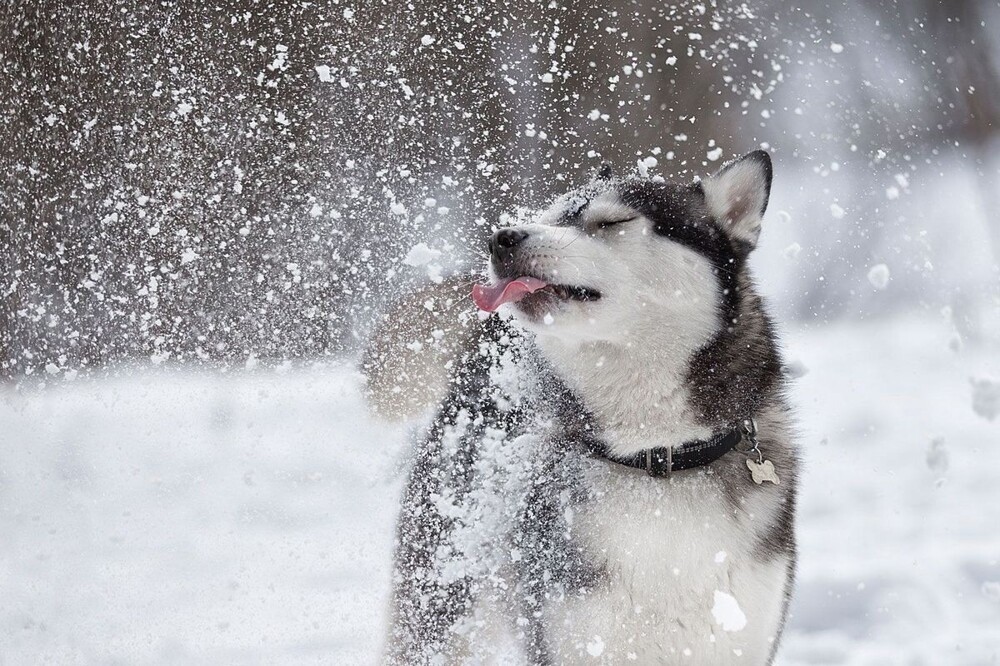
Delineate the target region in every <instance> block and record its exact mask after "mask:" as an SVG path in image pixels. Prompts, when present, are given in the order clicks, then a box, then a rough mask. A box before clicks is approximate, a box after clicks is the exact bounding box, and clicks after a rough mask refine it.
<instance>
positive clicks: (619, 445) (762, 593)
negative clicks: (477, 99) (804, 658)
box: [369, 151, 798, 665]
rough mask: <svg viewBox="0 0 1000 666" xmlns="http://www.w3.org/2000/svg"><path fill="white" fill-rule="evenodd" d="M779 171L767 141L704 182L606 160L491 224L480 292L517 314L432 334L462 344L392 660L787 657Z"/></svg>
mask: <svg viewBox="0 0 1000 666" xmlns="http://www.w3.org/2000/svg"><path fill="white" fill-rule="evenodd" d="M770 187H771V160H770V157H769V156H768V154H767V153H765V152H763V151H757V152H752V153H750V154H748V155H746V156H744V157H743V158H741V159H739V160H736V161H734V162H732V163H729V164H727V165H726V166H724V167H723V168H722V169H721V170H720V171H719V172H718V173H716V174H715V175H714V176H712V177H710V178H707V179H705V180H703V181H700V182H696V183H694V184H689V185H678V184H669V183H664V182H662V181H659V182H658V181H655V180H650V179H639V178H626V179H615V178H613V177H612V176H611V174H610V171H609V170H607V169H602V170H601V172H600V173H598V174H597V176H596V177H595V179H594V180H593V181H592V182H591V183H589V184H587V185H586V186H584V187H582V188H580V189H577V190H575V191H572V192H570V193H568V194H566V195H564V196H562V197H560V198H559V199H557V200H556V201H555V202H554V203H553V204H552V205H551V206H550V207H549V208H548V209H547V210H545V211H544V212H542V213H541V214H539V215H537V217H535V218H534V219H532V220H531V221H530V223H528V224H523V225H520V226H513V227H507V228H503V229H500V230H499V231H497V232H496V233H494V234H493V236H492V238H491V239H490V241H489V252H490V266H489V273H490V279H491V284H489V285H477V286H476V287H475V288H474V290H473V298H474V300H475V303H476V305H477V306H478V308H479V309H480V310H481V311H484V312H491V311H494V310H499V315H500V316H498V315H492V316H485V315H481V316H479V317H476V316H475V315H474V314H473V313H471V312H469V313H465V314H464V315H462V317H460V318H461V319H462V323H461V324H457V325H454V326H450V327H449V326H448V325H443V326H442V328H441V330H437V331H435V332H436V333H437V334H438V335H437V337H438V338H440V337H441V334H442V332H444V333H447V330H449V329H450V330H454V331H460V332H462V334H463V335H464V340H465V344H464V347H462V348H460V349H459V347H457V346H456V347H454V349H458V351H453V352H451V353H450V359H449V360H447V361H441V360H440V359H438V361H437V362H436V363H435V364H434V365H437V366H439V367H445V366H448V367H450V370H451V372H450V375H449V377H450V379H449V380H448V383H447V386H446V388H445V395H444V398H443V400H442V402H441V404H440V407H439V409H438V411H437V413H436V416H435V417H434V419H433V421H432V422H431V424H430V427H429V430H428V432H427V433H426V435H425V436H424V437H423V438H422V439H421V440H420V441H419V442H418V446H417V449H418V450H417V456H416V459H415V461H414V463H413V467H412V469H411V471H410V476H409V482H408V485H407V488H406V491H405V494H404V498H403V503H402V511H401V514H400V518H399V523H398V541H397V550H396V556H395V568H394V574H393V586H394V591H393V606H392V618H391V627H390V632H389V636H388V640H387V645H386V649H385V661H386V662H387V663H390V664H424V663H433V664H445V663H530V664H563V663H567V664H572V663H608V664H618V663H629V662H633V663H639V664H704V665H718V664H753V665H757V664H770V663H771V662H772V660H773V658H774V654H775V651H776V649H777V645H778V639H779V637H780V636H781V632H782V628H783V625H784V621H785V615H786V611H787V607H788V601H789V596H790V592H791V588H792V582H793V577H794V568H795V552H796V551H795V537H794V512H795V493H796V477H797V467H798V462H797V457H796V449H795V445H794V442H793V432H792V418H791V415H790V411H789V407H788V405H787V404H786V400H785V396H784V393H785V392H784V377H783V374H782V365H781V359H780V356H779V351H778V348H777V344H776V340H775V333H774V327H773V325H772V323H771V320H770V319H769V317H768V315H767V314H766V313H765V311H764V307H763V303H762V302H761V299H760V297H759V296H758V295H757V294H756V293H755V291H754V287H753V282H752V279H751V276H750V271H749V268H748V265H747V258H748V255H749V254H750V252H751V251H752V250H753V249H754V246H755V245H756V243H757V238H758V236H759V234H760V228H761V220H762V217H763V214H764V210H765V208H766V207H767V202H768V197H769V194H770ZM458 284H459V283H457V282H456V283H452V284H445V285H442V286H439V287H436V288H435V289H436V290H437V298H439V299H440V300H442V302H445V301H446V302H447V303H446V305H447V306H448V307H447V308H445V310H446V311H449V312H451V313H452V316H453V317H454V316H455V315H454V308H453V305H454V303H456V302H459V303H460V302H461V296H462V295H463V294H460V293H459V292H458V289H459V286H458ZM417 300H419V299H417ZM425 305H426V304H425ZM449 308H450V309H449ZM411 309H412V310H413V311H414V312H416V311H417V308H411ZM432 309H434V308H433V307H431V308H427V307H424V308H419V311H420V312H429V311H430V310H432ZM417 316H422V315H417ZM417 328H421V327H417ZM422 328H423V329H426V328H428V326H427V325H424V326H422ZM401 335H402V334H401ZM427 342H433V336H432V337H430V338H428V339H427ZM412 346H413V345H412V344H411V347H412ZM385 355H386V352H385V350H383V357H384V356H385ZM389 355H391V354H389ZM377 360H378V359H374V360H372V363H370V364H369V365H371V364H373V363H374V362H375V361H377ZM438 374H441V373H440V372H438ZM412 380H413V377H410V381H412ZM382 384H383V385H384V384H385V381H384V380H383V381H382ZM405 390H407V391H409V390H411V389H405ZM428 392H429V393H430V394H431V395H435V393H434V391H433V390H432V389H428Z"/></svg>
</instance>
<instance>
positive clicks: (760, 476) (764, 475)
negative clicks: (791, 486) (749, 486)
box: [747, 458, 781, 486]
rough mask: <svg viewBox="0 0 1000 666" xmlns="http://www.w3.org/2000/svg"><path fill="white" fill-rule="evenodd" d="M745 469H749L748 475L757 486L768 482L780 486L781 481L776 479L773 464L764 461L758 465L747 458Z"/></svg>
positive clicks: (776, 475)
mask: <svg viewBox="0 0 1000 666" xmlns="http://www.w3.org/2000/svg"><path fill="white" fill-rule="evenodd" d="M747 467H748V468H749V469H750V475H751V476H752V477H753V482H754V483H756V484H757V485H758V486H759V485H760V484H762V483H764V482H765V481H770V482H771V483H773V484H774V485H780V484H781V480H780V479H778V474H777V472H775V471H774V463H772V462H771V461H770V460H764V461H763V462H759V463H758V462H754V461H753V460H750V459H749V458H748V459H747Z"/></svg>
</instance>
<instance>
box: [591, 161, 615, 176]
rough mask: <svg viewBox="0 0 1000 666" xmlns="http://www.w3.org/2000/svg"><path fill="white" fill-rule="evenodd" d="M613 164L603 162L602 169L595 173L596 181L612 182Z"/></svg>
mask: <svg viewBox="0 0 1000 666" xmlns="http://www.w3.org/2000/svg"><path fill="white" fill-rule="evenodd" d="M612 175H613V174H612V173H611V164H610V163H609V162H603V163H602V164H601V168H600V169H598V170H597V172H596V173H594V180H611V176H612Z"/></svg>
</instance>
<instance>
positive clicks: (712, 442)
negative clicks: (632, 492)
mask: <svg viewBox="0 0 1000 666" xmlns="http://www.w3.org/2000/svg"><path fill="white" fill-rule="evenodd" d="M754 434H756V433H754ZM746 435H747V432H746V430H745V429H744V428H743V427H741V428H735V429H733V430H730V431H729V432H722V433H719V434H718V435H715V436H714V437H712V438H711V439H699V440H695V441H693V442H685V443H684V444H681V445H680V446H678V447H674V448H671V447H669V446H660V447H657V448H655V449H646V450H644V451H640V452H639V453H637V454H635V455H633V456H627V457H619V456H615V455H612V454H611V453H610V452H608V450H607V448H604V447H601V449H597V450H595V451H594V455H596V456H598V457H601V458H604V459H606V460H608V461H610V462H614V463H618V464H619V465H625V466H626V467H632V468H635V469H644V470H646V472H647V473H648V474H649V475H650V476H668V475H669V474H670V473H671V472H679V471H681V470H684V469H692V468H694V467H702V466H703V465H708V464H709V463H713V462H715V461H716V460H718V459H719V458H721V457H722V456H724V455H726V454H727V453H729V452H730V451H732V450H733V449H735V448H736V447H737V446H739V444H740V442H742V441H743V438H744V437H745V436H746Z"/></svg>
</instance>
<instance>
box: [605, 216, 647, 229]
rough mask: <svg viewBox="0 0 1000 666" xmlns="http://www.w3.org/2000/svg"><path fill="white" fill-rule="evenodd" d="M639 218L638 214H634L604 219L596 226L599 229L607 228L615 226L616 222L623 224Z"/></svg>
mask: <svg viewBox="0 0 1000 666" xmlns="http://www.w3.org/2000/svg"><path fill="white" fill-rule="evenodd" d="M638 218H639V216H638V215H633V216H632V217H624V218H621V219H617V220H603V221H601V222H598V223H597V224H596V225H595V226H596V227H597V228H598V229H607V228H608V227H613V226H615V225H616V224H623V223H625V222H631V221H632V220H636V219H638Z"/></svg>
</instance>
